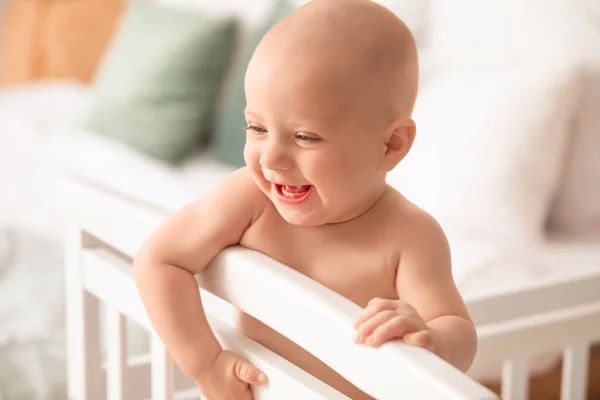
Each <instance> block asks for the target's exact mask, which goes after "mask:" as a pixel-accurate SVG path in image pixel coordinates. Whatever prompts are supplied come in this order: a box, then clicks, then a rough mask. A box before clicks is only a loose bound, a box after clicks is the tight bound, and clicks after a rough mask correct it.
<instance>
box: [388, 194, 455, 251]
mask: <svg viewBox="0 0 600 400" xmlns="http://www.w3.org/2000/svg"><path fill="white" fill-rule="evenodd" d="M389 190H390V192H389V196H390V199H389V204H388V210H387V214H388V218H387V220H388V222H389V225H390V227H391V229H393V230H395V232H396V233H398V234H402V236H404V234H406V236H408V237H412V238H420V237H423V236H424V235H425V236H428V237H432V235H433V236H436V237H440V236H444V232H443V230H442V227H441V226H440V224H439V223H438V221H437V220H436V219H435V218H434V217H433V216H432V215H431V214H430V213H428V212H427V211H425V210H424V209H423V208H421V207H419V206H418V205H417V204H415V203H413V202H412V201H410V200H409V199H408V198H406V197H405V196H404V195H403V194H402V193H400V192H399V191H397V190H396V189H394V188H392V187H390V188H389ZM441 239H442V240H444V239H445V237H443V238H441Z"/></svg>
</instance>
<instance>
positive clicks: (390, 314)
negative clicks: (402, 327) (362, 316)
mask: <svg viewBox="0 0 600 400" xmlns="http://www.w3.org/2000/svg"><path fill="white" fill-rule="evenodd" d="M397 315H398V314H397V313H396V312H395V311H393V310H386V311H381V312H380V313H377V314H375V315H374V316H372V317H371V318H369V319H368V320H366V321H364V322H363V323H362V324H361V325H360V326H359V327H358V329H357V331H356V336H355V338H354V341H355V342H356V343H359V344H362V343H364V342H365V340H366V339H367V338H368V337H369V335H371V334H372V333H373V331H375V330H376V329H377V328H378V327H379V326H381V325H382V324H385V323H386V322H388V321H389V320H390V319H392V318H394V317H396V316H397Z"/></svg>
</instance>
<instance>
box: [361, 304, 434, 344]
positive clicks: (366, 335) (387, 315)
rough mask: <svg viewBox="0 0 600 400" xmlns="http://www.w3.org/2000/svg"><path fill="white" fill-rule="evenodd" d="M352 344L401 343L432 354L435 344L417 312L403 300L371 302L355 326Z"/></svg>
mask: <svg viewBox="0 0 600 400" xmlns="http://www.w3.org/2000/svg"><path fill="white" fill-rule="evenodd" d="M354 328H356V329H357V333H356V336H355V339H354V341H355V342H356V343H358V344H366V345H368V346H371V347H379V346H381V345H382V344H383V343H385V342H387V341H389V340H393V339H402V340H403V341H404V342H405V343H407V344H410V345H413V346H418V347H423V348H426V349H428V350H433V348H434V340H433V335H432V333H431V330H430V329H429V328H428V326H427V323H425V321H424V320H423V318H421V316H420V315H419V313H418V312H417V310H415V309H414V308H413V307H412V306H411V305H410V304H408V303H406V302H404V301H402V300H387V299H381V298H377V297H376V298H374V299H372V300H371V301H370V302H369V304H367V307H365V309H364V311H363V313H362V315H361V316H360V317H359V318H358V319H357V320H356V322H354Z"/></svg>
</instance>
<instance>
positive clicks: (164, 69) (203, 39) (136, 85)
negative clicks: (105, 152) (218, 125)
mask: <svg viewBox="0 0 600 400" xmlns="http://www.w3.org/2000/svg"><path fill="white" fill-rule="evenodd" d="M236 30H237V23H236V21H235V20H234V19H232V18H215V17H210V16H207V15H200V14H198V13H196V12H187V11H181V10H173V9H169V8H165V7H163V6H160V5H157V4H153V3H152V2H150V1H131V2H130V5H129V6H128V8H127V10H126V11H125V13H124V15H123V18H122V21H121V23H120V27H119V29H118V31H117V33H116V35H115V38H114V40H113V42H112V44H111V45H110V47H109V49H108V50H107V53H106V55H105V56H104V58H103V60H102V62H101V64H100V66H99V69H98V73H97V76H96V77H95V81H94V83H93V86H92V91H91V92H92V94H91V96H92V98H91V109H90V114H89V116H88V119H87V124H86V125H87V128H89V129H91V130H92V131H94V132H96V133H99V134H101V135H104V136H107V137H110V138H113V139H115V140H118V141H121V142H123V143H126V144H128V145H130V146H131V147H133V148H135V149H137V150H139V151H141V152H143V153H145V154H147V155H150V156H152V157H155V158H158V159H160V160H162V161H165V162H168V163H171V164H177V163H180V162H182V161H184V160H185V158H186V157H187V156H188V155H190V154H191V153H192V152H193V151H194V150H196V149H197V148H198V147H199V146H200V145H201V144H202V143H203V142H206V141H207V138H208V133H209V130H210V124H211V118H212V115H213V112H214V106H215V104H216V100H217V97H218V94H219V91H220V88H221V84H222V81H223V78H224V76H225V73H226V71H227V69H228V67H229V61H230V58H231V55H232V52H233V48H234V45H235V39H236Z"/></svg>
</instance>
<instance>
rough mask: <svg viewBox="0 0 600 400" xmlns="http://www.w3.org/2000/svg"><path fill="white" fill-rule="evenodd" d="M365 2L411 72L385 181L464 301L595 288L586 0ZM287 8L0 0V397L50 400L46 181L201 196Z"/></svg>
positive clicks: (231, 156) (238, 128)
mask: <svg viewBox="0 0 600 400" xmlns="http://www.w3.org/2000/svg"><path fill="white" fill-rule="evenodd" d="M379 2H380V3H382V4H384V5H386V6H387V7H389V8H390V9H391V10H392V11H393V12H395V13H396V14H397V15H398V16H400V17H401V18H402V19H403V20H404V21H405V22H406V23H407V25H408V26H409V27H410V28H411V30H412V31H413V34H414V36H415V39H416V41H417V44H418V49H419V56H420V68H421V69H420V71H421V72H420V93H419V97H418V99H417V107H416V109H415V115H414V118H415V121H416V123H417V139H416V141H415V144H414V147H413V149H412V151H411V153H410V154H409V156H408V157H407V158H406V159H405V160H404V161H403V162H402V163H401V164H400V165H399V166H398V167H397V168H396V169H395V170H394V171H393V172H392V173H391V174H390V176H389V178H388V181H389V183H390V184H392V185H393V186H395V187H396V188H398V189H399V190H400V191H402V192H403V193H405V194H406V195H407V196H408V197H409V198H410V199H411V200H413V201H415V202H416V203H417V204H419V205H420V206H422V207H424V208H425V209H426V210H428V211H429V212H431V213H432V214H433V215H434V216H435V217H436V218H437V219H438V220H439V221H440V223H441V224H442V226H443V227H444V229H445V230H446V232H447V234H448V237H449V239H450V242H451V245H452V249H453V264H454V267H453V268H454V274H455V278H456V280H457V284H458V285H459V289H460V290H461V292H462V293H463V295H464V296H465V298H467V299H468V298H470V297H475V296H478V295H481V294H482V293H489V292H494V291H501V290H507V289H514V288H515V287H519V286H527V285H530V284H531V283H532V282H539V281H542V280H544V279H548V277H552V278H553V279H558V278H560V277H563V276H564V277H567V276H571V275H573V274H575V275H576V274H586V273H599V274H600V158H599V157H598V152H599V151H600V2H598V1H597V0H544V1H542V0H529V1H517V0H506V1H478V0H455V1H447V0H396V1H395V0H381V1H379ZM302 3H303V1H302V0H245V1H244V0H219V1H216V0H131V1H127V0H0V21H1V22H0V40H1V42H0V84H1V86H0V399H10V400H14V399H51V400H54V399H63V398H65V396H66V394H65V358H64V354H65V334H64V297H63V281H64V276H63V244H62V240H63V238H62V236H63V230H64V221H63V218H62V216H61V213H60V204H57V200H56V185H57V183H58V182H59V180H60V179H61V178H63V177H71V176H75V177H82V178H85V179H87V180H91V181H94V182H98V183H100V184H102V185H104V186H106V187H109V188H111V189H114V190H116V191H120V192H123V193H127V194H129V195H132V196H135V197H139V198H142V199H144V200H146V201H148V202H152V203H156V204H159V205H161V206H164V207H167V208H169V209H176V208H178V207H180V206H181V205H183V204H185V203H187V202H188V201H190V200H192V199H193V198H195V197H198V196H200V195H202V194H203V193H205V192H206V191H207V190H209V189H210V188H211V187H212V186H213V185H214V184H215V183H216V182H218V181H219V180H220V179H222V178H223V177H224V176H226V175H227V174H229V173H230V172H231V171H233V170H234V169H236V168H238V167H239V166H241V165H243V158H242V149H243V145H244V134H243V132H242V128H243V126H244V119H243V115H242V112H241V111H242V109H243V108H244V104H245V99H244V92H243V85H242V83H243V76H244V71H245V68H246V65H247V63H248V60H249V58H250V56H251V54H252V51H253V49H254V47H255V46H256V44H257V43H258V41H259V40H260V38H261V37H262V35H263V34H264V33H265V32H266V31H267V30H268V29H269V28H270V27H271V26H272V25H273V24H274V23H276V22H277V21H278V20H279V19H281V18H282V17H284V16H285V15H287V14H288V13H289V12H290V11H291V10H293V9H294V7H297V6H299V5H300V4H302ZM340 7H343V0H340ZM106 218H110V216H106ZM557 277H558V278H557ZM598 290H600V288H599V289H598ZM131 340H132V341H133V342H134V344H133V345H134V346H135V345H136V343H137V341H136V339H135V338H133V339H131ZM598 364H600V363H599V362H598V358H596V359H594V360H593V361H592V365H593V368H592V371H591V374H594V375H590V376H591V379H590V384H591V385H592V386H593V385H594V384H596V385H595V386H594V387H592V386H591V389H590V390H591V393H596V394H597V395H598V396H600V389H599V388H598V383H599V382H600V368H598V366H597V365H598ZM594 366H595V367H594ZM533 368H534V370H535V371H536V373H535V374H534V376H535V381H534V383H533V384H532V386H531V389H530V390H531V391H532V393H533V395H534V396H533V397H532V398H538V399H552V398H558V394H557V393H558V390H559V388H558V387H559V385H560V383H559V378H557V375H556V374H557V369H558V370H559V369H560V360H559V358H557V357H556V356H552V357H547V358H545V359H543V360H542V359H540V360H539V363H537V364H536V363H534V364H533ZM594 368H595V369H594ZM474 374H475V375H477V376H478V377H479V378H480V379H482V380H484V381H486V382H488V383H489V384H490V385H491V386H492V387H495V386H494V385H495V384H494V379H496V378H497V370H493V371H477V372H476V373H475V372H474Z"/></svg>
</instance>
